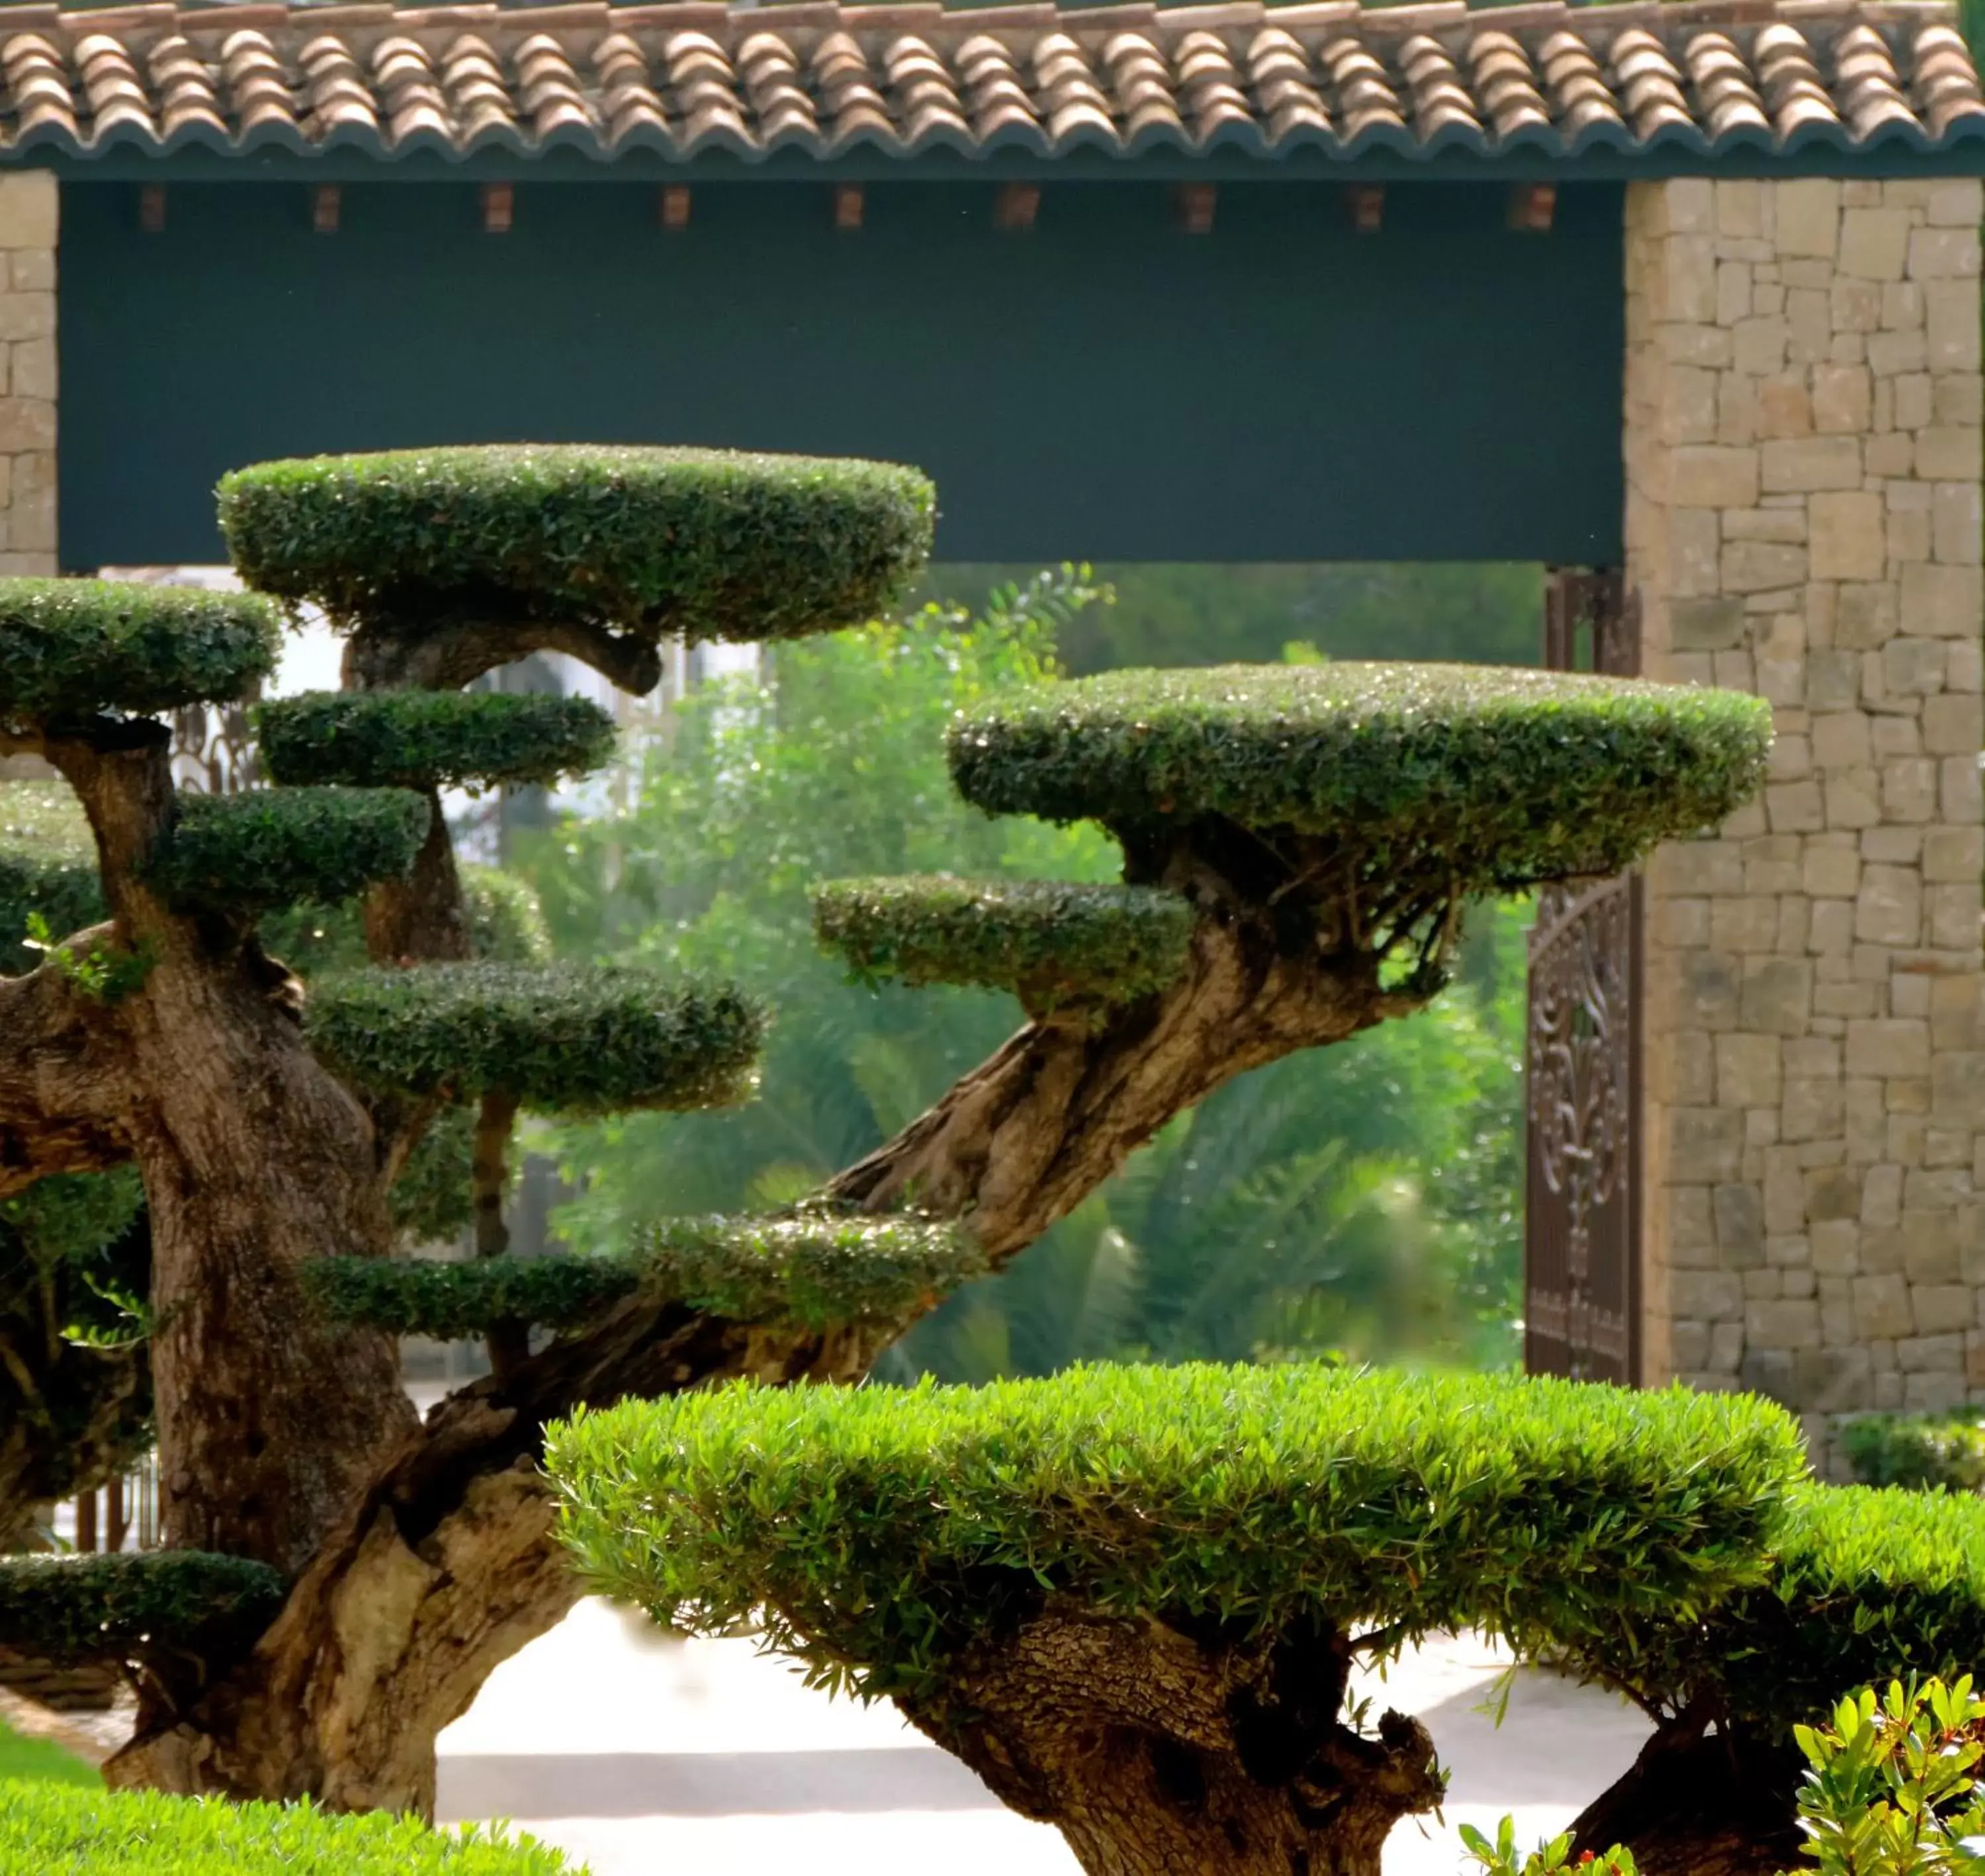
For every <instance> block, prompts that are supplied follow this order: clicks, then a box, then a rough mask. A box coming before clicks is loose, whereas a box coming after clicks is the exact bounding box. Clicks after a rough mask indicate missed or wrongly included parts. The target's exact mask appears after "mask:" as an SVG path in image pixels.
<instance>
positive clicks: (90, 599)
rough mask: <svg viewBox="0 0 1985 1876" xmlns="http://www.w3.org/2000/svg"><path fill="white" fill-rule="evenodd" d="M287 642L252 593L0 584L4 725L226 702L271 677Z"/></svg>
mask: <svg viewBox="0 0 1985 1876" xmlns="http://www.w3.org/2000/svg"><path fill="white" fill-rule="evenodd" d="M279 639H280V622H279V620H278V619H277V613H276V609H275V608H274V606H271V605H270V603H269V602H268V601H267V599H263V598H261V597H260V596H259V595H257V594H255V593H247V592H205V591H203V590H202V589H198V588H195V587H190V586H126V585H119V584H116V583H113V582H110V581H108V580H85V579H0V723H45V722H48V721H49V720H55V719H59V718H62V717H93V716H95V715H96V714H97V713H99V711H102V710H123V711H126V712H128V713H129V714H131V715H133V716H140V717H142V716H152V715H155V714H156V713H158V712H160V711H162V710H178V709H180V708H181V707H182V706H184V705H186V704H189V703H226V702H230V701H231V700H233V699H235V698H237V697H241V696H247V694H248V693H249V692H250V690H252V689H253V687H254V685H255V684H256V683H257V682H258V681H259V680H261V679H263V678H265V677H267V676H269V674H270V673H271V672H272V671H274V670H275V668H276V653H277V646H278V642H279Z"/></svg>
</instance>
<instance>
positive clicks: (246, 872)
mask: <svg viewBox="0 0 1985 1876" xmlns="http://www.w3.org/2000/svg"><path fill="white" fill-rule="evenodd" d="M430 818H431V812H430V810H429V808H428V803H427V801H426V800H425V798H424V797H422V796H420V795H417V794H413V793H412V792H411V790H408V789H405V788H255V789H250V790H245V791H244V793H242V794H227V795H210V794H181V795H180V797H179V812H178V816H177V818H176V820H175V821H173V826H172V828H171V830H170V832H169V833H168V834H167V835H166V838H165V840H164V841H163V842H162V843H161V844H160V847H159V851H157V853H156V854H154V856H153V860H152V863H151V865H150V866H149V868H148V869H147V871H146V879H147V881H148V883H149V884H151V885H152V886H153V888H156V890H157V891H159V892H160V893H161V894H163V895H164V896H165V897H166V898H167V899H168V900H170V901H171V902H172V903H173V904H176V905H180V906H188V907H190V906H205V907H208V908H212V909H213V910H214V911H231V910H241V911H267V910H270V909H272V908H275V907H277V906H285V905H296V904H304V903H309V904H336V903H337V901H339V900H341V899H345V898H351V896H352V895H353V894H354V893H360V892H363V891H364V890H365V888H367V887H368V886H370V885H371V884H374V883H375V882H376V881H380V880H384V879H397V878H400V877H401V876H402V875H404V874H405V873H406V871H408V868H410V867H411V866H412V864H414V857H415V854H418V852H419V851H420V848H421V843H422V841H424V840H425V838H426V837H427V832H428V821H429V820H430Z"/></svg>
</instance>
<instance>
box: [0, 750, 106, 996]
mask: <svg viewBox="0 0 1985 1876" xmlns="http://www.w3.org/2000/svg"><path fill="white" fill-rule="evenodd" d="M35 912H39V913H40V914H41V915H42V918H45V919H46V920H47V921H48V925H49V931H52V933H54V935H55V936H56V937H57V938H66V937H68V936H69V934H70V933H71V932H73V931H81V930H82V928H84V927H85V926H86V925H95V924H96V922H97V921H99V919H101V918H102V917H103V916H104V915H105V907H104V904H103V888H102V882H101V881H99V878H98V877H97V871H96V842H95V841H94V840H92V838H91V836H90V832H89V821H88V820H87V819H86V817H85V816H84V814H83V811H82V803H81V802H79V800H76V797H75V796H74V795H73V794H71V793H70V792H69V784H67V783H66V782H6V783H0V975H5V976H8V977H17V976H18V975H21V973H22V972H25V971H32V969H33V968H35V965H38V964H39V963H40V962H41V954H40V952H39V951H32V950H30V949H29V948H28V947H27V946H26V945H24V944H23V943H22V939H23V938H25V936H26V935H27V931H28V918H29V915H30V914H31V913H35Z"/></svg>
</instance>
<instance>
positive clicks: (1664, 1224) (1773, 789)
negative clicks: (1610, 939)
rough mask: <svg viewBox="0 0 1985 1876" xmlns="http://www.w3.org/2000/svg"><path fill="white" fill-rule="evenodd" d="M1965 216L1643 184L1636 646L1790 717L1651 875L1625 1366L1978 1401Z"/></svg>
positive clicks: (1974, 751) (1976, 373) (1895, 1402)
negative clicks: (1640, 1240)
mask: <svg viewBox="0 0 1985 1876" xmlns="http://www.w3.org/2000/svg"><path fill="white" fill-rule="evenodd" d="M1981 213H1985V196H1981V187H1980V184H1979V183H1977V182H1976V181H1973V180H1948V181H1935V182H1921V181H1910V182H1850V183H1842V182H1835V181H1826V180H1811V181H1806V180H1801V181H1796V182H1780V183H1758V182H1711V181H1708V180H1699V179H1697V180H1677V181H1672V182H1665V183H1635V184H1633V185H1631V186H1630V188H1629V190H1628V191H1627V230H1626V270H1627V374H1626V406H1627V408H1626V419H1627V428H1626V438H1625V450H1626V467H1627V579H1628V586H1629V589H1630V591H1632V590H1637V592H1638V594H1639V597H1640V603H1641V618H1642V631H1643V647H1644V649H1643V659H1644V670H1645V671H1646V673H1647V675H1648V676H1651V677H1661V678H1668V679H1671V680H1679V681H1684V682H1688V683H1717V684H1722V685H1727V686H1731V687H1734V688H1735V689H1738V690H1748V691H1752V692H1755V693H1757V694H1758V695H1760V696H1763V697H1765V698H1767V699H1768V700H1769V701H1770V702H1771V703H1772V706H1773V710H1774V712H1775V717H1776V721H1777V730H1778V742H1777V747H1776V750H1775V753H1774V756H1773V758H1772V770H1771V776H1770V780H1769V783H1768V787H1766V789H1765V794H1764V796H1763V798H1762V800H1759V801H1758V803H1756V804H1755V805H1753V806H1752V807H1748V808H1746V809H1745V810H1742V811H1741V813H1739V814H1738V815H1736V816H1735V817H1733V818H1732V819H1731V821H1729V823H1728V824H1726V825H1725V827H1722V828H1721V830H1719V831H1718V832H1717V833H1716V834H1715V835H1714V836H1713V837H1705V838H1703V839H1701V840H1698V841H1691V842H1685V843H1681V844H1675V845H1674V846H1671V847H1667V848H1664V850H1663V851H1661V853H1660V854H1658V855H1657V856H1656V857H1655V859H1654V862H1653V863H1652V864H1651V868H1650V869H1649V876H1648V881H1647V919H1648V925H1647V960H1648V961H1647V1008H1646V1027H1645V1032H1644V1033H1645V1036H1646V1044H1647V1048H1646V1062H1647V1083H1646V1087H1645V1090H1644V1092H1645V1097H1646V1109H1647V1129H1648V1132H1647V1157H1646V1159H1645V1162H1644V1163H1645V1165H1646V1167H1647V1192H1646V1199H1645V1206H1646V1209H1645V1212H1644V1241H1645V1246H1646V1257H1647V1264H1646V1268H1645V1287H1646V1297H1647V1323H1646V1324H1645V1329H1646V1337H1645V1340H1646V1346H1647V1357H1648V1359H1647V1367H1648V1369H1649V1374H1648V1377H1647V1378H1648V1379H1650V1380H1651V1381H1658V1380H1660V1379H1661V1378H1664V1376H1666V1375H1674V1376H1677V1377H1679V1378H1681V1379H1683V1380H1685V1381H1688V1382H1690V1383H1691V1384H1694V1385H1698V1386H1701V1387H1709V1388H1728V1387H1735V1386H1742V1387H1747V1388H1755V1389H1758V1390H1759V1391H1763V1392H1766V1393H1768V1394H1772V1395H1774V1396H1775V1397H1776V1398H1779V1399H1781V1400H1782V1401H1785V1402H1786V1403H1787V1404H1789V1405H1792V1406H1795V1407H1797V1408H1800V1409H1802V1410H1803V1411H1805V1412H1807V1413H1808V1414H1809V1415H1813V1416H1815V1417H1817V1416H1821V1415H1825V1414H1828V1413H1831V1412H1836V1411H1843V1410H1847V1409H1852V1408H1868V1407H1911V1408H1929V1407H1935V1406H1939V1405H1942V1404H1946V1403H1952V1402H1955V1401H1959V1400H1961V1399H1963V1398H1966V1397H1967V1395H1971V1396H1974V1397H1985V1309H1981V1304H1985V1213H1982V1212H1981V1210H1980V1193H1981V1192H1985V1033H1981V1025H1980V987H1981V976H1980V873H1981V865H1982V864H1985V847H1981V823H1980V786H1979V752H1980V740H1981V727H1985V725H1981V713H1980V711H1981V703H1980V687H1981V676H1980V668H1981V667H1980V631H1981V617H1985V591H1981V568H1980V560H1981V534H1980V475H1981V461H1980V436H1981V422H1985V381H1981V378H1980V239H1979V229H1980V216H1981ZM1820 1424H1821V1423H1820V1422H1819V1421H1818V1419H1817V1418H1815V1424H1814V1429H1813V1430H1814V1431H1819V1426H1820Z"/></svg>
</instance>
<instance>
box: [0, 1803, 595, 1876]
mask: <svg viewBox="0 0 1985 1876" xmlns="http://www.w3.org/2000/svg"><path fill="white" fill-rule="evenodd" d="M0 1870H5V1871H8V1872H9V1876H29V1872H30V1871H33V1872H35V1876H80V1873H81V1872H82V1871H89V1876H221V1873H222V1872H223V1871H224V1872H226V1876H330V1872H331V1871H336V1872H337V1876H583V1872H582V1871H580V1870H579V1868H578V1867H577V1866H576V1865H575V1864H569V1863H567V1862H566V1860H565V1858H564V1856H563V1853H561V1852H560V1851H556V1850H553V1849H551V1848H549V1847H547V1846H546V1845H544V1844H539V1843H537V1842H536V1841H533V1840H532V1838H530V1837H516V1838H514V1839H513V1838H512V1837H509V1836H508V1835H507V1834H505V1833H504V1832H503V1831H502V1830H501V1828H500V1827H499V1828H497V1829H495V1830H485V1829H482V1828H480V1827H478V1826H476V1825H474V1824H470V1825H468V1826H466V1827H463V1828H462V1829H461V1830H459V1831H456V1830H445V1831H434V1830H430V1829H428V1827H427V1826H426V1825H425V1824H421V1823H419V1822H418V1821H416V1820H415V1819H414V1818H411V1817H399V1816H395V1815H394V1814H391V1813H389V1812H386V1811H371V1812H368V1813H365V1814H361V1815H358V1816H349V1815H345V1816H341V1815H338V1814H333V1813H331V1812H327V1811H317V1810H315V1809H314V1808H313V1807H311V1805H309V1804H222V1803H220V1802H218V1801H217V1800H211V1799H206V1800H203V1799H200V1798H182V1797H166V1796H164V1795H163V1794H161V1793H159V1792H156V1791H111V1792H105V1791H92V1790H89V1789H87V1788H86V1787H80V1786H76V1785H62V1784H53V1783H51V1782H32V1781H25V1780H22V1781H16V1782H15V1783H13V1784H9V1785H8V1787H7V1791H6V1801H5V1803H4V1804H0Z"/></svg>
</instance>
